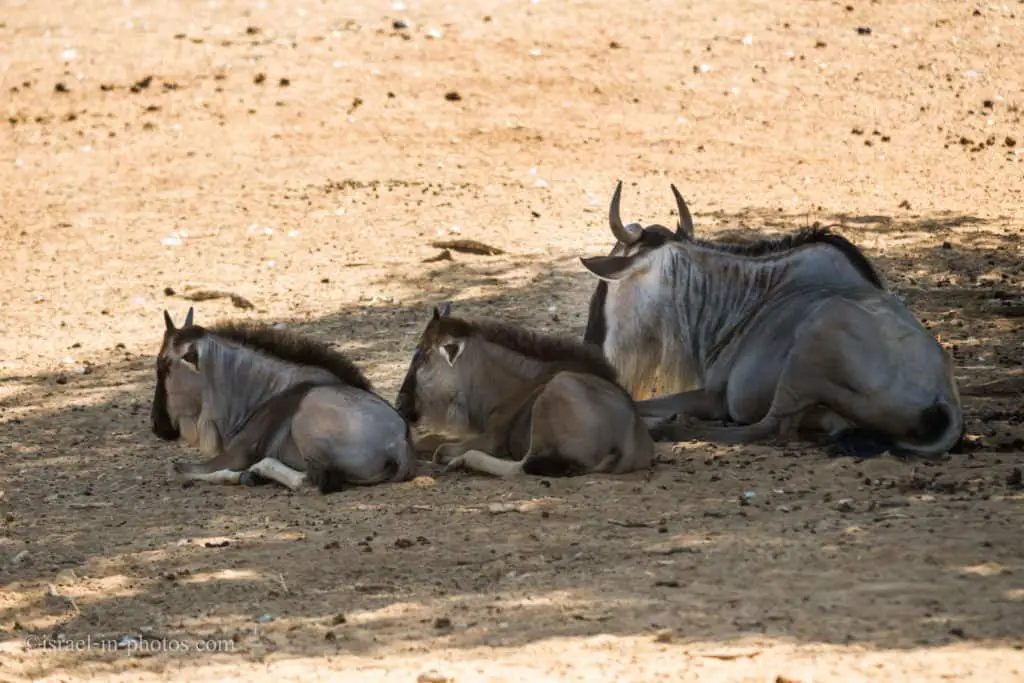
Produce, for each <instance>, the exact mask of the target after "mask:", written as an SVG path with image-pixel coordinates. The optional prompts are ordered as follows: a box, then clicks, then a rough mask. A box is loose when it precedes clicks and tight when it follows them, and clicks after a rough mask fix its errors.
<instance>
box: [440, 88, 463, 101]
mask: <svg viewBox="0 0 1024 683" xmlns="http://www.w3.org/2000/svg"><path fill="white" fill-rule="evenodd" d="M444 98H445V99H446V100H448V101H449V102H458V101H460V100H461V99H462V95H460V94H459V93H458V91H456V90H449V91H448V92H446V93H445V94H444Z"/></svg>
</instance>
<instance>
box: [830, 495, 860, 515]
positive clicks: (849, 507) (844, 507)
mask: <svg viewBox="0 0 1024 683" xmlns="http://www.w3.org/2000/svg"><path fill="white" fill-rule="evenodd" d="M832 508H833V509H834V510H837V511H838V512H853V511H854V510H855V509H856V508H855V507H854V505H853V498H841V499H839V500H838V501H836V504H835V505H833V506H832Z"/></svg>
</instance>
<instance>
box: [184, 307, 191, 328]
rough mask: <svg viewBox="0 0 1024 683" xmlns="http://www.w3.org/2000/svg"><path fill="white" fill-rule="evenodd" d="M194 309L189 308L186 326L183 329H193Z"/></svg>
mask: <svg viewBox="0 0 1024 683" xmlns="http://www.w3.org/2000/svg"><path fill="white" fill-rule="evenodd" d="M192 312H193V311H192V307H191V306H189V307H188V315H186V316H185V324H184V325H182V327H192Z"/></svg>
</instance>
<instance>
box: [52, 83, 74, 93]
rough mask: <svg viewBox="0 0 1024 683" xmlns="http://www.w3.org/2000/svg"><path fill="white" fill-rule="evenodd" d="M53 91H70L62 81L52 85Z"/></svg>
mask: <svg viewBox="0 0 1024 683" xmlns="http://www.w3.org/2000/svg"><path fill="white" fill-rule="evenodd" d="M53 92H59V93H69V92H71V91H70V90H68V86H66V85H64V84H63V83H57V84H56V85H55V86H53Z"/></svg>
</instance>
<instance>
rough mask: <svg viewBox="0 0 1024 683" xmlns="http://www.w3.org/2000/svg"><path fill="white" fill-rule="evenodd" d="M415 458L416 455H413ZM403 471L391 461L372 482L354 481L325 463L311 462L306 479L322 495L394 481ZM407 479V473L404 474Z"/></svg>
mask: <svg viewBox="0 0 1024 683" xmlns="http://www.w3.org/2000/svg"><path fill="white" fill-rule="evenodd" d="M413 457H415V454H413ZM401 469H402V466H401V463H399V462H398V461H397V460H393V459H389V460H388V461H387V465H385V467H384V471H383V472H382V473H381V476H380V477H374V478H373V479H372V480H370V481H361V480H356V479H352V478H350V477H348V476H346V475H345V472H344V471H342V470H339V469H337V468H335V467H330V466H325V465H324V464H323V463H319V462H311V463H308V464H307V465H306V479H308V480H309V482H310V483H311V484H313V486H315V487H316V488H317V489H318V490H319V491H320V493H324V494H327V493H336V492H337V491H341V490H343V489H345V488H348V487H349V486H366V485H373V484H380V483H382V482H386V481H394V480H395V478H396V477H397V476H398V474H399V472H400V470H401ZM402 474H403V476H406V478H408V477H407V474H408V473H407V472H402Z"/></svg>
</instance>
